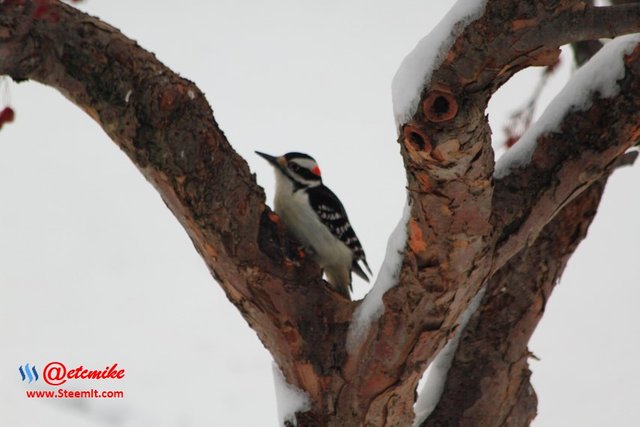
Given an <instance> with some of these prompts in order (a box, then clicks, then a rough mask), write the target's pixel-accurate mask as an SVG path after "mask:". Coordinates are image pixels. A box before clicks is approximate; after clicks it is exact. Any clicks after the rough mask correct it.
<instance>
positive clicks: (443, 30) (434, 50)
mask: <svg viewBox="0 0 640 427" xmlns="http://www.w3.org/2000/svg"><path fill="white" fill-rule="evenodd" d="M486 3H487V0H458V2H457V3H456V4H454V5H453V7H452V8H451V10H450V11H449V12H448V13H447V15H446V16H445V17H444V18H443V19H442V21H440V23H439V24H438V25H437V26H436V27H435V28H434V29H433V30H432V31H431V32H430V33H429V34H428V35H427V36H426V37H424V38H423V39H422V40H420V41H419V42H418V44H417V45H416V47H415V48H414V49H413V50H412V51H411V53H409V55H407V56H406V57H405V58H404V60H403V61H402V63H401V64H400V68H398V71H397V72H396V75H395V76H394V78H393V83H392V84H391V92H392V99H393V113H394V116H395V120H396V126H397V127H398V129H399V128H400V127H401V126H402V125H403V124H405V123H406V122H407V121H409V119H411V117H412V116H413V114H414V113H415V112H416V110H417V109H418V104H419V102H420V97H421V95H422V90H423V89H424V88H425V87H426V86H427V84H429V80H431V75H432V73H433V71H434V70H435V69H437V68H438V67H439V66H440V64H442V61H443V60H444V58H445V57H446V55H447V52H449V50H450V49H451V46H453V43H454V42H455V40H456V39H457V38H458V36H459V35H460V34H462V32H463V31H464V29H465V28H466V26H467V25H469V24H470V23H471V22H473V21H475V20H476V19H478V18H480V17H481V16H482V14H483V13H484V8H485V5H486Z"/></svg>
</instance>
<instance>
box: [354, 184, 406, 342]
mask: <svg viewBox="0 0 640 427" xmlns="http://www.w3.org/2000/svg"><path fill="white" fill-rule="evenodd" d="M410 216H411V208H410V207H409V198H408V195H407V202H406V203H405V206H404V211H403V212H402V218H401V219H400V222H398V225H397V226H396V228H395V229H394V230H393V233H391V236H390V237H389V241H388V242H387V252H386V254H385V257H384V261H383V262H382V267H380V272H379V273H378V276H377V278H376V282H375V283H374V285H373V287H372V288H371V291H369V293H368V294H367V295H366V296H365V297H364V299H363V300H362V303H361V304H360V306H359V307H358V308H357V309H356V311H355V312H354V314H353V320H352V322H351V325H350V327H349V333H348V334H347V351H352V350H353V349H355V347H356V346H357V345H358V344H359V343H360V342H361V341H362V339H363V338H364V337H365V335H366V333H367V330H368V329H369V325H370V324H371V322H373V321H375V320H376V319H378V318H379V317H380V316H381V315H382V313H384V304H383V303H382V296H383V295H384V294H385V293H386V292H387V291H388V290H389V289H391V288H392V287H393V286H395V285H396V283H398V276H399V274H400V269H401V268H402V256H403V254H404V249H405V247H406V244H407V222H408V221H409V217H410Z"/></svg>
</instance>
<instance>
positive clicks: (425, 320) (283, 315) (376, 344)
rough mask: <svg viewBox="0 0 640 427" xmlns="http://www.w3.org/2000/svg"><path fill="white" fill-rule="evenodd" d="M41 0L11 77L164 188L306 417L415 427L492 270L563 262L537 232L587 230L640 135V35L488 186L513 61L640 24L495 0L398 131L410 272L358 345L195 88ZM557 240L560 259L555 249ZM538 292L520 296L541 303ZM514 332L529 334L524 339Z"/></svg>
mask: <svg viewBox="0 0 640 427" xmlns="http://www.w3.org/2000/svg"><path fill="white" fill-rule="evenodd" d="M34 7H35V6H34V4H33V3H32V2H29V1H23V0H8V1H7V0H5V2H3V3H0V74H6V75H10V76H11V77H13V78H14V79H16V80H25V79H32V80H36V81H39V82H42V83H44V84H47V85H49V86H52V87H55V88H57V89H58V90H59V91H60V92H61V93H62V94H64V95H65V96H66V97H67V98H69V99H70V100H71V101H73V102H74V103H76V104H77V105H79V106H80V107H81V108H83V109H84V110H85V111H86V112H87V114H89V115H90V116H91V117H92V118H93V119H94V120H96V121H97V122H98V123H99V124H100V125H101V126H102V127H103V129H104V130H105V132H107V134H108V135H109V136H110V137H111V138H112V139H113V140H114V142H116V144H118V146H119V147H120V148H121V149H122V150H123V151H124V152H125V153H126V154H127V155H128V156H129V158H130V159H131V160H132V161H133V162H134V163H135V164H136V166H137V167H138V168H139V170H140V171H141V172H142V173H143V175H144V176H145V177H146V178H147V179H148V180H149V181H150V182H151V183H152V184H153V185H154V186H155V188H156V189H157V190H158V192H159V193H160V195H161V196H162V198H163V200H164V201H165V203H166V204H167V206H168V207H169V209H171V211H172V212H173V213H174V214H175V216H176V217H177V218H178V220H179V221H180V223H181V224H182V225H183V227H184V228H185V229H186V230H187V232H188V233H189V236H190V237H191V239H192V241H193V243H194V246H195V248H196V250H198V252H199V253H200V254H201V256H202V257H203V259H204V260H205V262H206V263H207V265H208V267H209V269H210V271H211V272H212V274H213V276H214V277H215V278H216V279H217V281H218V283H220V285H221V286H222V288H223V289H224V290H225V292H226V294H227V297H228V298H229V300H230V301H231V302H232V303H233V304H235V305H236V307H238V309H239V310H240V312H241V313H242V315H243V316H244V318H245V319H246V320H247V322H248V323H249V325H250V326H251V327H252V328H253V329H255V330H256V332H257V333H258V335H259V337H260V339H261V340H262V342H263V343H264V345H265V346H266V347H267V349H268V350H269V351H270V352H271V353H272V354H273V356H274V359H275V361H276V363H277V364H278V365H279V366H280V368H281V369H282V371H283V373H284V375H285V378H286V379H287V381H288V382H290V383H291V384H293V385H295V386H297V387H299V388H300V389H302V390H304V391H305V392H307V393H308V395H309V397H310V401H311V409H310V410H309V411H307V412H305V413H299V414H297V418H298V421H299V424H300V425H376V426H381V425H410V424H411V422H412V420H413V411H412V405H413V401H414V391H415V387H416V384H417V381H418V379H419V378H420V376H421V375H422V372H423V371H424V369H425V368H426V366H427V364H428V363H429V361H430V360H431V359H432V358H433V357H434V355H435V354H436V353H437V351H438V350H439V349H440V348H441V347H442V346H443V345H444V343H445V341H446V339H447V338H448V336H449V335H450V332H451V331H452V330H453V329H454V328H455V324H456V320H457V318H458V316H459V315H460V313H462V311H463V310H464V309H465V308H466V306H467V305H468V303H469V301H470V300H471V298H472V297H473V296H474V295H475V294H476V293H477V292H478V290H479V289H480V288H481V287H482V286H483V285H484V284H486V283H487V282H488V281H490V286H491V287H492V288H493V287H497V288H496V289H498V290H500V289H502V288H501V287H500V286H499V284H500V283H501V280H507V279H508V278H505V279H501V277H502V276H503V275H504V276H505V277H506V276H514V275H515V276H517V275H520V274H525V273H526V270H522V269H520V268H519V267H518V264H517V259H518V258H517V257H519V256H523V255H519V254H521V253H523V254H527V253H530V254H534V255H528V258H527V263H529V262H531V263H532V265H533V264H535V262H534V259H535V256H539V257H540V260H539V263H542V264H544V265H546V266H548V268H549V269H550V270H552V272H551V273H550V276H551V275H553V274H556V273H557V274H559V273H560V272H561V270H562V267H563V266H564V264H563V262H565V261H566V260H565V261H563V260H564V258H566V257H568V255H569V254H570V253H569V252H566V247H564V250H562V249H563V247H552V248H548V247H545V245H544V243H543V242H544V241H545V240H544V239H543V240H541V236H545V235H546V233H557V234H558V236H560V235H563V236H564V234H563V233H567V234H571V232H572V231H573V232H574V234H571V236H569V237H567V238H572V239H574V240H577V239H578V238H579V234H580V233H579V232H582V231H583V230H584V228H585V225H582V226H581V227H578V228H577V229H576V228H573V229H570V230H567V229H565V228H563V227H564V226H565V225H566V224H564V223H561V224H559V225H558V226H557V227H559V229H558V230H555V231H553V230H552V225H553V224H555V223H556V222H561V221H560V218H563V215H573V216H569V217H567V218H565V219H570V218H587V217H589V214H590V213H591V212H593V211H594V210H595V208H594V207H593V206H591V205H589V200H592V199H593V197H591V198H590V196H589V194H590V193H591V192H592V191H595V190H589V192H588V193H585V195H584V196H580V194H581V192H582V191H584V190H585V189H587V188H594V189H595V188H597V186H596V184H594V183H597V182H599V181H601V180H602V179H603V177H605V176H607V174H608V173H609V172H610V170H611V168H612V165H614V164H615V163H616V161H617V160H618V159H619V158H620V157H621V156H622V155H623V154H624V152H625V150H626V149H627V148H628V147H630V146H631V144H632V142H634V141H636V140H637V138H638V135H640V116H639V114H638V113H637V112H636V110H637V109H636V108H634V105H637V103H638V98H640V95H638V94H640V91H639V90H638V89H640V88H639V87H638V85H640V65H639V64H638V56H639V55H640V49H636V51H635V52H634V54H633V55H630V56H629V57H627V58H626V64H627V74H626V76H625V78H624V79H623V81H622V82H621V85H622V86H623V90H622V91H621V95H620V96H618V97H617V98H615V99H609V100H606V99H605V100H603V99H594V100H593V101H594V102H593V105H592V107H591V108H590V109H589V110H587V111H586V112H574V113H572V114H570V115H569V116H568V117H567V118H566V120H565V121H564V124H563V126H562V129H561V132H559V133H557V134H552V135H546V136H544V137H543V138H542V140H541V141H540V142H539V145H538V149H537V150H536V153H535V154H534V158H533V161H532V162H531V164H530V165H528V166H527V167H525V168H523V169H521V170H519V171H517V172H515V173H513V174H511V175H509V176H507V177H505V178H503V179H500V180H497V181H495V182H494V180H493V179H492V175H493V168H494V162H493V151H492V148H491V144H490V129H489V126H488V123H487V120H486V117H485V109H486V106H487V102H488V100H489V98H490V97H491V94H492V93H493V92H494V91H495V90H496V89H497V88H498V87H500V85H502V84H503V83H504V82H505V81H506V80H508V79H509V78H510V77H511V76H512V75H513V74H515V73H516V72H517V71H519V70H521V69H523V68H526V67H528V66H532V65H544V64H548V63H550V62H552V61H553V60H555V58H556V57H557V54H558V46H560V45H561V44H565V43H572V42H576V41H579V40H585V39H586V40H592V39H597V38H600V37H611V36H615V35H618V34H624V33H627V32H632V31H638V30H640V19H638V18H639V17H640V7H638V6H637V5H623V6H615V7H607V8H592V7H589V6H587V5H586V4H584V3H582V2H580V1H534V2H517V1H508V0H489V1H488V2H487V6H486V10H485V13H484V15H483V16H482V17H481V18H480V19H478V20H477V21H475V22H474V23H472V24H471V25H469V26H468V27H467V28H466V29H465V30H464V31H463V33H462V34H461V36H460V37H459V38H458V39H457V41H456V42H455V43H454V45H453V47H452V48H451V50H450V52H449V54H448V55H447V57H446V59H445V61H444V63H443V64H441V65H440V66H439V68H438V69H437V70H434V73H433V75H432V78H431V82H430V84H429V85H428V86H427V88H426V89H425V91H424V93H423V94H422V99H421V103H420V108H419V110H418V111H417V112H416V114H415V116H414V117H413V119H412V121H411V122H410V123H408V124H407V125H405V126H404V127H403V129H402V136H401V138H400V149H401V152H402V155H403V159H404V161H405V167H406V170H407V178H408V189H409V196H410V202H411V218H410V220H409V223H408V226H407V230H408V242H407V248H406V250H405V254H404V261H403V265H402V269H401V273H400V280H399V283H398V285H397V286H395V287H394V288H392V289H391V290H390V291H389V292H387V293H386V294H385V297H384V309H385V310H384V314H383V315H382V316H381V317H380V318H379V319H378V320H377V321H375V322H374V323H373V324H372V325H371V327H370V328H369V330H368V333H367V334H366V336H365V337H364V338H363V339H362V340H360V341H357V342H356V343H355V345H354V347H353V349H351V351H350V352H349V353H347V351H346V347H345V342H346V337H347V329H348V326H349V323H350V321H351V317H352V315H353V312H354V310H355V308H356V307H357V306H358V304H359V303H357V302H351V301H348V300H346V299H344V298H343V297H341V296H340V295H337V294H335V293H333V292H331V291H330V290H329V289H328V288H327V287H326V286H324V284H323V282H322V279H321V274H320V270H319V269H318V267H317V266H316V265H314V264H313V263H312V262H311V261H309V260H307V259H304V258H301V257H300V255H299V253H298V251H297V250H296V246H297V245H296V243H295V242H292V241H291V240H290V239H289V237H288V236H287V234H286V230H284V228H283V226H282V224H281V223H280V222H279V220H278V218H277V216H275V215H274V214H273V213H271V212H270V210H269V209H268V207H266V205H265V202H264V194H263V192H262V190H261V189H260V187H258V186H257V184H256V182H255V179H254V177H253V176H252V175H251V173H250V171H249V169H248V167H247V165H246V162H244V160H243V159H241V158H240V157H239V156H238V155H237V154H236V153H235V152H234V151H233V149H232V148H231V146H230V145H229V143H228V141H227V140H226V138H225V136H224V134H223V133H222V131H221V130H220V129H219V127H218V125H217V124H216V122H215V120H214V118H213V114H212V111H211V108H210V107H209V105H208V104H207V102H206V100H205V99H204V97H203V95H202V93H201V92H200V91H199V90H198V89H197V87H196V86H195V85H194V84H193V83H191V82H189V81H188V80H186V79H183V78H181V77H179V76H178V75H176V74H175V73H173V72H172V71H171V70H169V69H167V68H166V67H165V66H164V65H163V64H161V63H160V62H159V61H157V59H156V58H155V57H154V56H153V55H152V54H150V53H148V52H146V51H145V50H143V49H142V48H141V47H139V46H138V45H137V44H136V43H135V42H133V41H131V40H129V39H127V38H126V37H124V36H123V35H122V34H121V33H120V32H119V31H118V30H116V29H114V28H112V27H110V26H109V25H107V24H105V23H103V22H101V21H99V20H98V19H96V18H93V17H90V16H88V15H86V14H83V13H81V12H79V11H77V10H75V9H73V8H72V7H69V6H67V5H64V4H62V3H59V2H55V1H54V2H52V3H51V6H50V8H51V11H52V12H53V13H55V15H56V16H57V19H56V20H49V19H34V17H33V11H34ZM585 135H589V137H588V138H586V137H585ZM605 136H606V138H605ZM585 170H586V171H588V173H585ZM573 199H575V200H574V202H573V203H571V205H570V206H575V211H574V210H573V209H574V208H572V209H569V205H568V203H570V202H571V200H573ZM581 203H582V204H581ZM592 203H595V205H596V206H597V201H593V200H592ZM554 218H556V219H555V220H554ZM585 221H586V220H585ZM550 223H551V224H550ZM548 224H549V225H548ZM581 224H586V223H585V222H582V223H581ZM542 230H544V231H542ZM547 230H550V231H547ZM541 231H542V233H541ZM576 232H578V234H575V233H576ZM547 241H548V244H550V245H553V242H552V241H551V240H550V239H548V240H547ZM534 242H540V243H534ZM532 245H533V246H532ZM530 246H531V247H530ZM555 250H558V251H559V252H557V253H556V254H557V255H558V257H559V259H558V260H556V261H554V260H553V259H549V257H550V255H546V254H547V253H548V254H553V253H554V251H555ZM523 251H525V252H523ZM545 251H546V252H545ZM535 254H539V255H535ZM529 260H531V261H529ZM529 267H531V266H529V265H528V266H524V267H523V268H529ZM510 283H511V281H510ZM536 286H539V287H540V289H542V288H543V287H544V286H543V283H538V284H537V285H536ZM510 289H511V288H510ZM537 289H538V288H535V289H533V290H532V289H521V290H518V289H514V292H529V294H531V296H530V298H531V299H532V300H536V301H540V298H541V296H540V295H543V294H544V291H542V290H540V291H538V290H537ZM490 293H491V292H490ZM529 294H528V295H529ZM545 295H546V294H545ZM508 300H509V299H508V298H507V297H506V296H504V295H503V296H501V297H500V298H496V301H503V305H496V306H495V307H493V308H492V309H490V308H489V307H483V309H482V310H481V312H480V314H478V315H477V316H476V317H477V318H476V320H474V325H475V326H474V327H475V328H481V327H482V325H483V324H484V323H483V322H486V321H487V320H488V319H491V317H489V316H495V315H496V313H498V312H501V310H502V311H505V315H509V312H508V311H509V310H505V307H504V304H506V303H507V302H508ZM513 309H514V310H516V308H513ZM523 310H524V308H523ZM483 313H484V314H483ZM527 313H528V312H527ZM527 315H528V314H527ZM523 316H524V315H523ZM522 318H523V319H524V317H522ZM522 321H526V322H529V324H530V323H535V322H536V321H537V320H535V319H533V318H529V317H527V318H526V319H525V320H522ZM518 339H519V341H518V345H520V344H522V343H524V344H523V345H524V348H526V340H527V339H528V336H526V334H524V335H522V336H519V337H518ZM499 344H500V345H504V344H505V343H499ZM500 349H501V350H504V351H507V350H509V349H505V348H504V347H500ZM518 351H520V352H521V351H522V347H521V346H520V347H518V348H517V349H514V353H515V355H516V356H519V357H521V356H522V353H518ZM518 360H521V359H518ZM525 360H526V358H525ZM514 363H515V362H514ZM518 366H520V365H518ZM452 375H453V374H452ZM509 381H511V379H510V380H509ZM520 384H525V383H524V382H521V383H520ZM515 385H516V386H517V383H516V384H515ZM527 396H528V389H527V388H526V387H524V388H522V387H520V388H518V387H514V388H511V389H510V390H509V391H508V395H507V396H506V398H505V399H504V402H506V401H507V400H509V402H510V403H509V405H510V406H509V407H511V408H524V409H518V410H516V411H515V412H514V410H513V409H512V410H510V412H509V414H507V418H504V408H505V406H504V402H498V403H495V404H494V406H492V405H491V403H487V402H483V401H481V400H480V398H479V396H476V397H475V399H476V400H473V401H465V402H466V403H465V405H467V406H466V407H469V408H471V407H474V404H476V403H474V402H476V401H477V405H479V406H478V407H481V408H483V409H482V410H483V411H486V413H492V414H500V416H501V417H503V418H504V419H511V420H518V421H519V422H520V421H521V422H528V420H530V419H531V416H529V415H528V414H530V413H531V412H530V408H531V407H532V401H531V400H530V398H529V397H527ZM507 398H508V399H507ZM498 405H500V406H498ZM434 419H435V418H434ZM487 419H488V418H487ZM505 422H506V421H505Z"/></svg>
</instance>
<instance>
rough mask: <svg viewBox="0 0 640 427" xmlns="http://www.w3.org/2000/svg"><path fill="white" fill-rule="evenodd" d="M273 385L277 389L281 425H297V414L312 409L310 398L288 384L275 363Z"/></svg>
mask: <svg viewBox="0 0 640 427" xmlns="http://www.w3.org/2000/svg"><path fill="white" fill-rule="evenodd" d="M273 384H274V386H275V388H276V401H277V404H278V420H279V421H280V425H281V426H283V425H286V424H287V423H289V424H291V425H296V412H305V411H308V410H309V409H311V402H310V400H309V396H308V395H307V394H306V393H305V392H303V391H302V390H300V389H299V388H297V387H295V386H292V385H291V384H289V383H287V380H285V378H284V375H282V371H280V368H278V365H276V363H275V362H274V363H273Z"/></svg>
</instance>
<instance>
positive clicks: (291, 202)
mask: <svg viewBox="0 0 640 427" xmlns="http://www.w3.org/2000/svg"><path fill="white" fill-rule="evenodd" d="M293 190H294V187H293V184H292V183H291V181H289V179H288V178H286V177H285V176H284V175H282V173H281V172H280V171H276V195H275V203H274V204H275V210H276V213H277V214H278V215H280V217H281V218H282V220H283V221H284V223H285V225H286V226H287V228H288V229H289V230H290V231H291V233H292V234H293V235H294V236H295V237H296V239H298V240H299V241H300V243H301V244H302V245H303V246H305V247H306V248H307V249H309V250H310V251H311V255H312V256H313V258H314V260H315V261H316V262H317V263H318V264H319V265H320V267H322V268H324V269H325V270H327V269H331V270H335V269H340V270H343V269H346V271H347V272H348V271H349V270H350V269H351V263H352V261H353V254H352V252H351V250H350V249H349V248H348V247H347V246H346V245H345V244H344V243H342V242H341V241H340V240H339V239H338V238H337V237H335V236H334V235H333V234H332V233H331V232H330V231H329V229H328V228H327V227H326V226H325V225H324V224H322V222H321V221H320V219H319V218H318V216H317V215H316V213H315V212H314V211H313V209H312V208H311V205H310V204H309V199H308V197H309V196H308V195H307V193H306V191H305V190H298V191H295V192H294V191H293Z"/></svg>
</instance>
